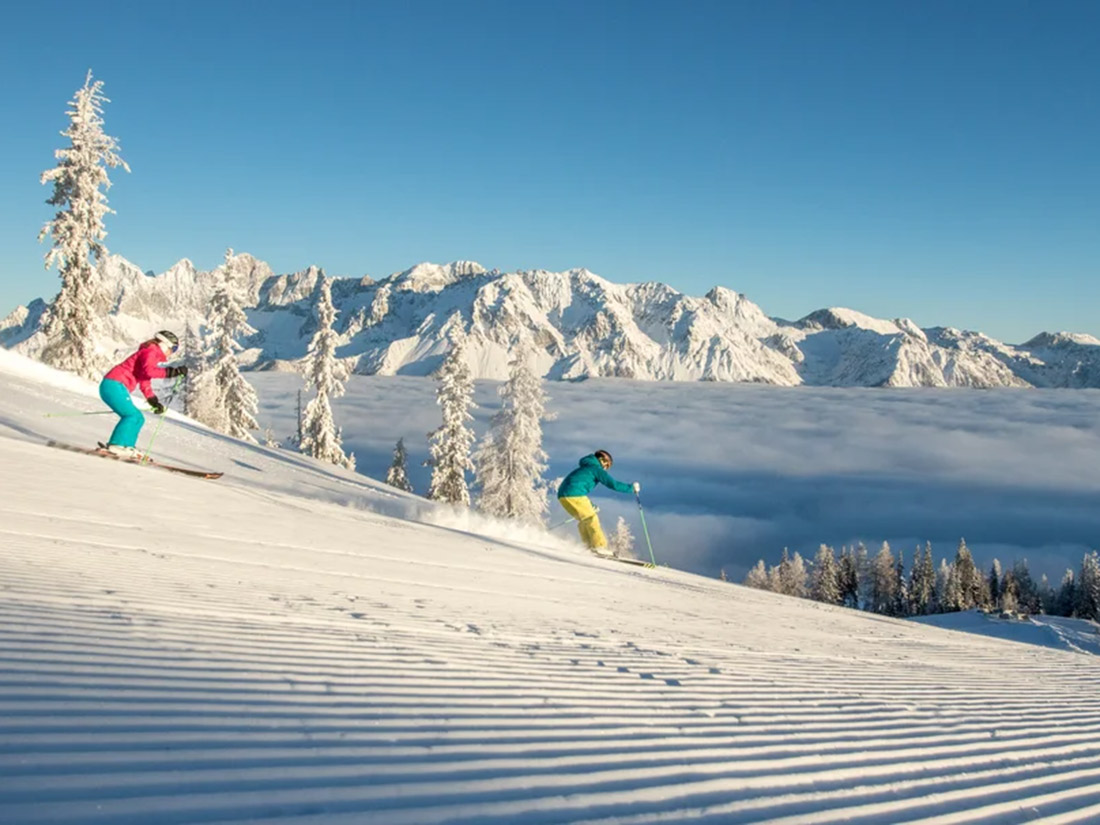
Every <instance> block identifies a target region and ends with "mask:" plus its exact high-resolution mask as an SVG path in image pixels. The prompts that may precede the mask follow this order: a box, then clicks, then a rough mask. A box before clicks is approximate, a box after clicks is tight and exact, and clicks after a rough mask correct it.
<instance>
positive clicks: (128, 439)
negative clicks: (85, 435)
mask: <svg viewBox="0 0 1100 825" xmlns="http://www.w3.org/2000/svg"><path fill="white" fill-rule="evenodd" d="M178 347H179V339H178V338H176V336H175V334H174V333H171V332H169V331H168V330H161V331H160V332H158V333H157V334H156V336H155V337H153V338H151V339H150V340H148V341H146V342H144V343H143V344H142V345H141V346H140V347H138V350H137V352H135V353H134V354H133V355H131V356H130V357H129V358H127V359H126V360H125V361H123V362H122V363H121V364H118V365H116V366H114V367H112V368H111V370H110V372H108V373H107V375H106V376H105V377H104V378H103V380H102V381H101V382H100V384H99V397H100V398H102V399H103V403H105V404H106V405H107V406H108V407H110V408H111V409H112V410H114V411H115V412H116V413H118V415H119V422H118V424H116V425H115V429H114V432H112V433H111V438H110V440H108V442H107V451H108V452H110V453H113V454H114V455H117V456H119V457H120V458H137V457H138V455H139V454H140V453H139V451H138V450H137V439H138V433H139V432H141V428H142V426H143V425H144V424H145V417H144V416H143V415H142V412H141V410H139V409H138V408H137V407H135V406H134V402H133V401H132V400H131V398H130V393H132V392H133V391H134V389H135V388H137V387H141V392H142V394H143V395H144V396H145V400H146V401H148V402H149V406H150V408H152V410H153V412H154V413H156V414H157V415H163V414H164V411H165V407H164V405H163V404H161V403H160V400H159V399H158V398H157V396H156V395H155V394H154V393H153V386H152V384H151V383H150V382H151V381H152V380H153V379H155V378H175V377H176V376H177V375H187V367H162V366H161V364H162V363H163V362H164V361H167V360H168V359H169V358H171V357H172V355H173V353H175V351H176V349H177V348H178Z"/></svg>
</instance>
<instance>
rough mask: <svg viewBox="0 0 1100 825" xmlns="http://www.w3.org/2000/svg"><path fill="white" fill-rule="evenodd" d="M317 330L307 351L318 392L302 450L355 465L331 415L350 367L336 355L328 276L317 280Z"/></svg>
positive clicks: (310, 383)
mask: <svg viewBox="0 0 1100 825" xmlns="http://www.w3.org/2000/svg"><path fill="white" fill-rule="evenodd" d="M313 302H314V303H313V307H314V314H315V318H316V321H317V331H316V332H314V333H313V339H312V340H311V341H310V342H309V350H308V351H307V354H306V359H307V360H306V367H305V378H306V387H307V388H308V389H314V390H316V392H317V394H316V395H315V396H314V397H313V399H312V400H311V401H310V402H309V403H308V404H307V405H306V409H305V413H304V414H303V420H302V441H301V444H300V445H299V446H298V449H300V450H301V451H302V452H303V453H306V454H307V455H311V456H313V457H314V458H318V459H321V460H322V461H328V462H331V463H332V464H336V465H338V466H340V467H347V468H348V469H349V470H354V469H355V456H354V455H347V454H345V453H344V448H343V446H342V445H341V432H340V429H339V428H338V427H337V426H336V422H335V421H334V420H333V417H332V404H331V402H330V399H332V398H339V397H340V396H341V395H343V394H344V382H346V381H347V380H348V376H349V370H348V368H347V366H346V365H345V364H344V362H342V361H341V360H340V359H339V358H337V357H336V345H337V342H338V340H339V338H338V336H337V334H336V330H335V328H334V324H335V323H336V308H335V307H334V306H333V303H332V286H331V283H330V281H329V279H328V278H326V277H324V276H322V277H321V278H319V279H318V280H317V288H316V290H315V292H314V298H313Z"/></svg>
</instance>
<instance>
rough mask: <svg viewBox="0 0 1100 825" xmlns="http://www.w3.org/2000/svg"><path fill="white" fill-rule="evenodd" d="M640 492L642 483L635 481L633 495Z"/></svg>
mask: <svg viewBox="0 0 1100 825" xmlns="http://www.w3.org/2000/svg"><path fill="white" fill-rule="evenodd" d="M640 492H642V483H641V482H640V481H635V482H634V493H635V495H637V494H638V493H640Z"/></svg>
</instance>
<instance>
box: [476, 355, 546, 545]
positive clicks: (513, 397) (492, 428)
mask: <svg viewBox="0 0 1100 825" xmlns="http://www.w3.org/2000/svg"><path fill="white" fill-rule="evenodd" d="M510 366H511V369H510V372H509V375H508V380H507V381H506V382H504V383H503V384H502V385H501V387H500V397H501V407H500V412H498V413H497V414H496V415H494V416H493V418H492V421H491V422H490V424H489V431H488V432H487V433H486V434H485V438H484V439H482V442H481V444H480V445H479V447H478V450H477V452H476V453H475V454H474V457H473V463H474V472H475V481H476V485H477V487H478V488H479V491H480V494H479V496H478V508H479V509H480V510H481V511H482V512H484V513H487V514H489V515H491V516H497V517H499V518H510V519H515V520H517V521H520V522H523V523H525V524H542V523H543V515H544V514H545V512H546V509H547V504H546V482H545V481H544V480H543V477H542V474H543V472H545V470H546V458H547V455H546V453H545V452H544V451H543V449H542V422H543V420H544V419H546V418H548V416H547V415H546V401H547V396H546V391H545V389H544V388H543V384H542V380H541V379H540V378H539V377H538V376H537V375H536V374H535V372H534V370H533V369H531V365H530V363H529V356H528V350H527V347H526V346H520V347H519V349H518V351H517V353H516V356H515V358H514V359H513V360H512V363H511V365H510Z"/></svg>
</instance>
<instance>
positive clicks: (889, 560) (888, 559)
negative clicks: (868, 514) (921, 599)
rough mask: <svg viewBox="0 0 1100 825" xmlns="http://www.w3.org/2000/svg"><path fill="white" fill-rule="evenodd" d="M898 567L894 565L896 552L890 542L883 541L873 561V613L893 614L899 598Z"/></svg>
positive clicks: (871, 607) (871, 601) (870, 604)
mask: <svg viewBox="0 0 1100 825" xmlns="http://www.w3.org/2000/svg"><path fill="white" fill-rule="evenodd" d="M896 571H897V568H896V567H895V566H894V554H893V553H892V552H891V551H890V544H889V543H888V542H885V541H884V542H883V543H882V547H881V549H879V551H878V553H877V554H876V555H875V558H874V561H872V562H871V598H870V603H869V606H870V609H871V611H872V612H873V613H882V614H883V615H885V616H889V615H892V613H893V610H894V601H895V599H896V598H897V593H898V583H897V579H896V575H897V573H896Z"/></svg>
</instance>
